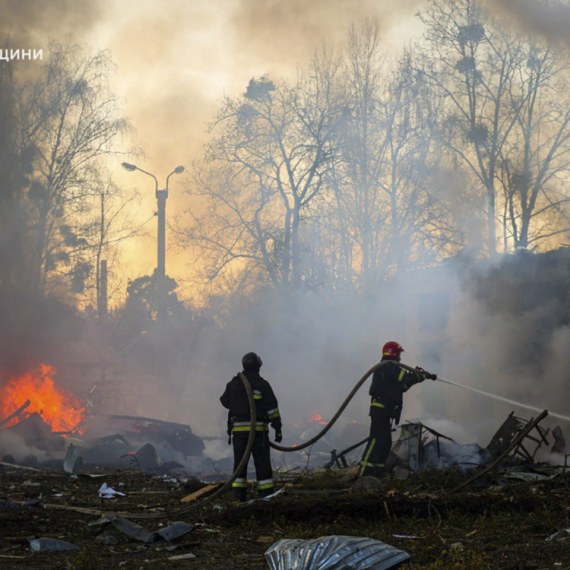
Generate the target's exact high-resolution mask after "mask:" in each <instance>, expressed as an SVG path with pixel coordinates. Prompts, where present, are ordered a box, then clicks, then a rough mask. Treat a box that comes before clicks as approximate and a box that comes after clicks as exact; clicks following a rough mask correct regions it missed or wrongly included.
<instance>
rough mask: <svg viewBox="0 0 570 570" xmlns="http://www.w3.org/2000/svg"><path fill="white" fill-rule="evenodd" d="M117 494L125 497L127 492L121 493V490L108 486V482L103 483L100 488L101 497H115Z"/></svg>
mask: <svg viewBox="0 0 570 570" xmlns="http://www.w3.org/2000/svg"><path fill="white" fill-rule="evenodd" d="M117 496H118V497H124V496H125V493H121V491H115V489H113V488H111V487H108V486H107V483H103V485H101V488H100V489H99V498H100V499H113V498H114V497H117Z"/></svg>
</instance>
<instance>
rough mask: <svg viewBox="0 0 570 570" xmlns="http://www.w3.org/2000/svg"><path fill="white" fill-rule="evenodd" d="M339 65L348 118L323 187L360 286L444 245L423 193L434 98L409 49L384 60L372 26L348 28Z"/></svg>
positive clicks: (437, 210) (432, 202)
mask: <svg viewBox="0 0 570 570" xmlns="http://www.w3.org/2000/svg"><path fill="white" fill-rule="evenodd" d="M345 61H346V64H345V77H344V81H345V84H346V85H347V88H346V93H347V103H346V105H347V109H348V110H349V111H348V112H349V119H348V120H347V121H346V123H345V129H344V131H343V133H342V144H341V148H342V160H341V161H338V162H336V163H335V169H334V172H333V173H332V177H331V187H332V188H333V189H334V192H335V195H336V200H337V207H338V215H337V220H338V223H339V232H340V234H341V236H342V237H341V244H342V245H341V251H344V252H345V254H346V255H347V256H348V257H349V258H350V262H349V263H348V265H349V266H350V274H351V275H352V276H353V278H355V279H356V284H357V285H358V286H362V287H365V288H368V287H374V286H375V285H377V284H378V283H379V282H381V281H383V280H384V279H385V278H386V276H387V275H388V274H391V273H394V272H396V271H399V270H404V269H406V268H407V267H409V266H410V265H411V264H417V263H418V262H420V261H422V262H426V261H427V257H430V259H431V260H432V261H433V260H435V259H436V258H437V254H436V253H435V251H436V250H437V249H438V248H439V247H440V245H439V244H440V243H441V244H449V243H450V242H449V235H448V228H446V227H445V223H444V222H443V221H442V220H441V219H440V218H441V217H442V216H444V211H443V210H442V208H441V207H440V205H439V203H438V200H437V199H436V198H435V197H434V196H433V195H432V194H431V193H430V189H431V170H432V168H433V163H434V160H435V158H434V156H435V155H434V152H433V150H434V149H433V140H434V139H433V132H434V128H433V123H435V121H436V119H437V111H438V109H437V104H438V102H439V99H438V97H437V96H433V94H432V93H430V92H429V88H428V86H427V85H426V84H425V82H424V81H423V78H422V76H421V75H419V74H417V73H416V72H414V71H413V69H412V65H411V54H410V53H409V52H405V53H404V54H403V56H402V58H401V60H400V61H399V62H397V64H396V65H395V66H392V65H390V64H388V63H386V61H385V60H384V59H383V57H382V51H381V46H380V37H379V28H378V24H377V23H374V22H370V21H366V22H364V23H363V24H362V25H360V26H352V27H351V28H350V31H349V42H348V52H347V55H346V60H345ZM435 233H437V234H438V238H439V239H438V240H433V239H431V237H430V236H433V235H434V234H435ZM426 239H430V240H431V245H430V247H426ZM430 248H431V249H432V250H433V251H434V254H433V255H428V250H429V249H430Z"/></svg>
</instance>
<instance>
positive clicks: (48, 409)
mask: <svg viewBox="0 0 570 570" xmlns="http://www.w3.org/2000/svg"><path fill="white" fill-rule="evenodd" d="M55 374H56V372H55V370H54V368H53V367H52V366H48V365H46V364H41V365H40V369H39V371H34V372H27V373H26V374H23V375H22V376H20V377H17V378H11V379H10V380H9V381H8V383H7V384H6V385H5V386H4V387H3V388H0V418H2V417H4V418H6V417H8V416H9V415H10V414H13V413H14V412H15V411H16V410H17V409H18V408H20V407H21V406H23V405H24V404H25V403H26V400H30V405H29V406H28V407H27V408H26V410H25V415H24V417H27V416H28V415H29V414H31V413H33V412H37V413H38V414H41V416H42V419H43V420H44V422H46V423H47V424H49V425H50V426H51V428H52V430H53V431H69V430H72V429H73V428H74V427H76V426H77V425H78V424H79V423H81V421H82V420H83V415H84V414H85V408H84V407H83V406H81V404H80V403H79V402H78V401H77V400H76V399H75V398H74V397H73V396H71V395H70V394H67V393H65V392H64V391H63V390H61V389H59V388H57V387H56V386H55V383H54V381H53V378H52V377H53V376H55ZM16 423H18V419H16V418H14V419H13V420H12V421H10V423H9V424H8V425H14V424H16Z"/></svg>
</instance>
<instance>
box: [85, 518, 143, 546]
mask: <svg viewBox="0 0 570 570" xmlns="http://www.w3.org/2000/svg"><path fill="white" fill-rule="evenodd" d="M108 524H111V525H113V526H114V527H115V528H116V529H117V530H119V531H121V532H122V533H124V534H126V535H127V536H130V537H131V538H134V539H135V540H140V541H141V542H152V541H153V540H154V533H151V532H148V530H146V529H145V528H143V527H142V526H140V525H138V524H135V523H133V522H131V521H128V520H127V519H124V518H123V517H121V516H119V515H105V516H103V517H101V518H100V519H99V520H97V521H95V522H92V523H89V524H88V525H87V526H89V527H95V526H103V525H108Z"/></svg>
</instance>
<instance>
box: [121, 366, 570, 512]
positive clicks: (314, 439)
mask: <svg viewBox="0 0 570 570" xmlns="http://www.w3.org/2000/svg"><path fill="white" fill-rule="evenodd" d="M385 362H386V361H383V362H379V363H377V364H375V365H374V366H372V368H370V369H369V370H368V371H367V372H366V373H365V374H364V376H362V378H361V379H360V380H359V381H358V382H357V383H356V385H355V386H354V388H353V389H352V390H351V391H350V393H349V394H348V396H347V397H346V398H345V400H344V402H343V403H342V404H341V406H340V408H339V409H338V410H337V412H336V413H335V414H334V416H333V417H332V418H331V420H330V421H329V422H328V423H327V425H326V426H325V427H324V428H323V429H322V430H321V431H320V432H319V433H318V434H316V435H315V436H314V437H312V438H311V439H309V440H308V441H306V442H304V443H302V444H300V445H293V446H291V447H285V446H281V445H278V444H276V443H274V442H270V445H271V447H272V448H273V449H276V450H278V451H282V452H293V451H300V450H302V449H305V448H306V447H309V446H311V445H313V444H314V443H316V442H317V441H318V440H319V439H321V438H322V437H323V436H324V435H325V434H326V433H327V432H328V431H329V430H330V429H331V428H332V426H333V425H334V424H335V422H336V421H337V420H338V418H339V417H340V415H341V414H342V412H343V411H344V410H345V408H346V407H347V406H348V404H349V403H350V401H351V400H352V398H353V397H354V395H355V394H356V392H358V390H359V389H360V387H361V386H362V384H364V382H366V380H367V379H368V377H369V376H370V375H371V374H373V373H374V372H375V371H376V370H378V368H380V367H381V366H382V365H384V364H385ZM399 366H400V367H402V368H404V369H406V370H408V371H409V372H415V371H416V369H415V368H412V367H411V366H407V365H406V364H403V363H401V362H400V363H399ZM238 376H239V377H240V379H241V381H242V382H243V384H244V387H245V390H246V394H247V399H248V403H249V409H250V418H251V422H250V430H249V436H248V440H247V446H246V449H245V452H244V454H243V457H242V458H241V461H240V462H239V464H238V465H237V467H236V469H235V471H234V472H233V473H232V475H231V477H230V478H229V479H228V480H227V481H226V482H225V483H224V484H223V485H222V486H221V487H220V488H219V489H217V490H216V491H215V492H214V493H212V494H211V495H209V496H208V497H206V498H205V499H203V500H202V501H198V502H196V503H193V504H192V505H189V506H188V507H183V508H181V509H176V510H174V511H170V512H168V513H118V514H121V515H123V516H125V517H128V518H133V519H156V518H162V517H164V516H165V515H166V516H168V517H170V518H171V517H173V516H178V515H182V514H185V513H187V512H189V511H191V510H193V509H196V508H198V507H203V506H204V505H206V504H207V503H210V502H211V501H213V500H214V499H215V498H217V497H218V496H219V495H221V494H222V493H223V492H224V491H225V490H226V489H227V488H228V487H229V486H230V485H231V484H232V483H233V482H234V481H235V480H236V479H237V477H238V475H239V474H240V473H241V471H242V470H243V469H244V467H246V465H247V464H248V463H249V458H250V455H251V450H252V448H253V442H254V439H255V422H256V412H255V400H254V398H253V392H252V390H251V386H250V384H249V381H248V379H247V377H246V376H245V374H243V373H242V372H240V373H239V374H238ZM437 380H439V381H440V382H442V383H444V384H449V385H452V386H457V387H459V388H465V389H467V390H471V391H472V392H476V393H478V394H481V395H483V396H488V397H490V398H494V399H497V400H500V401H503V402H506V403H509V404H513V405H516V406H520V407H522V408H527V409H529V410H534V411H539V412H541V411H542V410H541V409H540V408H536V407H534V406H529V405H527V404H523V403H521V402H516V401H514V400H509V399H508V398H503V397H502V396H497V395H495V394H490V393H489V392H484V391H482V390H478V389H477V388H471V387H470V386H464V385H463V384H458V383H456V382H452V381H451V380H446V379H445V378H439V377H438V378H437ZM549 415H550V416H552V417H555V418H559V419H563V420H566V421H570V417H568V416H564V415H562V414H556V413H549Z"/></svg>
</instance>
